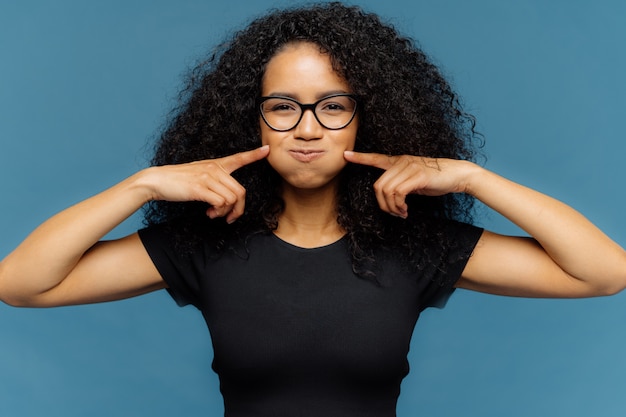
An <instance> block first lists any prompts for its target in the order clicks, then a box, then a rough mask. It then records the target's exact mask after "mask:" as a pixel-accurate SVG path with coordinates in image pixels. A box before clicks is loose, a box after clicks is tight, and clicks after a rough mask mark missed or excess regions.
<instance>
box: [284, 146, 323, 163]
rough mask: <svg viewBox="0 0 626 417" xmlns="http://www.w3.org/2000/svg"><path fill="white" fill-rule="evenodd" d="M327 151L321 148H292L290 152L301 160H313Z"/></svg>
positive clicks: (296, 158)
mask: <svg viewBox="0 0 626 417" xmlns="http://www.w3.org/2000/svg"><path fill="white" fill-rule="evenodd" d="M325 153H326V151H323V150H321V149H290V150H289V154H290V155H291V156H292V157H293V158H294V159H295V160H296V161H300V162H311V161H313V160H315V159H318V158H321V157H322V156H323V155H324V154H325Z"/></svg>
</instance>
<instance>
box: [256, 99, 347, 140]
mask: <svg viewBox="0 0 626 417" xmlns="http://www.w3.org/2000/svg"><path fill="white" fill-rule="evenodd" d="M333 97H349V98H351V99H352V100H354V112H352V116H351V117H350V120H348V121H347V122H346V123H345V124H343V125H342V126H340V127H328V126H326V125H325V124H324V123H322V121H321V120H320V119H319V117H317V113H315V108H316V107H317V105H318V104H320V103H321V102H322V101H324V100H328V99H331V98H333ZM275 98H278V99H282V100H288V101H291V102H292V103H295V104H297V105H298V107H300V117H299V118H298V121H297V122H296V123H295V124H294V125H293V126H291V127H290V128H289V129H276V128H275V127H274V126H272V125H270V123H269V122H268V121H267V119H266V118H265V114H263V110H262V106H263V103H265V102H266V101H267V100H270V99H275ZM257 106H258V108H259V113H260V114H261V118H262V119H263V121H264V122H265V124H266V125H267V127H269V128H270V129H272V130H274V131H276V132H288V131H290V130H292V129H295V128H296V126H298V125H299V124H300V122H301V121H302V117H303V116H304V112H305V111H307V110H311V111H312V112H313V116H315V120H317V122H318V123H319V124H320V125H321V126H322V127H324V128H325V129H328V130H341V129H343V128H345V127H347V126H348V125H349V124H350V123H352V121H353V120H354V116H356V113H357V109H358V106H359V99H358V97H357V96H356V95H355V94H349V93H341V94H331V95H329V96H326V97H322V98H321V99H319V100H317V101H316V102H315V103H306V104H303V103H300V102H299V101H298V100H295V99H294V98H292V97H285V96H264V97H259V99H258V100H257Z"/></svg>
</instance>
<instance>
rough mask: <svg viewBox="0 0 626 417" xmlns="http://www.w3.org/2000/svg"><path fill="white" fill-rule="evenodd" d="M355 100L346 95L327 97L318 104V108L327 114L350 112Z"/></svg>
mask: <svg viewBox="0 0 626 417" xmlns="http://www.w3.org/2000/svg"><path fill="white" fill-rule="evenodd" d="M354 106H355V101H354V100H353V99H352V98H350V97H348V96H336V97H329V98H328V99H326V100H324V101H322V102H321V103H320V104H319V105H318V107H317V108H318V110H319V111H321V112H324V113H328V114H336V113H346V112H348V113H352V112H353V111H354Z"/></svg>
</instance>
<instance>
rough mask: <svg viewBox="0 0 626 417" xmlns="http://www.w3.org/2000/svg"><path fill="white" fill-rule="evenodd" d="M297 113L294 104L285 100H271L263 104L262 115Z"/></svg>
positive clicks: (296, 106)
mask: <svg viewBox="0 0 626 417" xmlns="http://www.w3.org/2000/svg"><path fill="white" fill-rule="evenodd" d="M297 111H299V107H298V105H297V104H296V103H294V102H293V101H290V100H286V99H279V98H271V99H269V100H266V101H265V102H264V103H263V112H264V113H270V112H273V113H291V112H297Z"/></svg>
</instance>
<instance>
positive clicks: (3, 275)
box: [0, 262, 34, 307]
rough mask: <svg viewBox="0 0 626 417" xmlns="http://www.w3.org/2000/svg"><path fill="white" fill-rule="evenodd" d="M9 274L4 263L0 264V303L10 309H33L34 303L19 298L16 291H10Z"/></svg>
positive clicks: (21, 297) (22, 297)
mask: <svg viewBox="0 0 626 417" xmlns="http://www.w3.org/2000/svg"><path fill="white" fill-rule="evenodd" d="M9 284H10V279H9V273H8V272H7V268H6V265H5V263H4V262H0V302H2V303H4V304H6V305H9V306H11V307H33V306H34V303H33V302H29V300H28V299H27V298H25V297H24V296H20V295H19V294H17V293H16V291H12V290H11V286H10V285H9Z"/></svg>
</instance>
